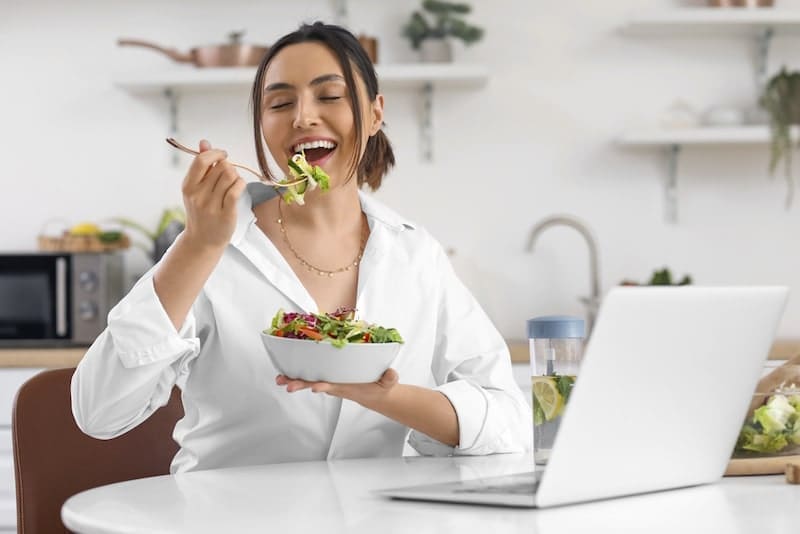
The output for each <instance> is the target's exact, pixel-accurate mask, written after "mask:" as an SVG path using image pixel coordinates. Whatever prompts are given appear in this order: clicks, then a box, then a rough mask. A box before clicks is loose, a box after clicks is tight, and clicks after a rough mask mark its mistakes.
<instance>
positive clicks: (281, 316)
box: [264, 308, 403, 348]
mask: <svg viewBox="0 0 800 534" xmlns="http://www.w3.org/2000/svg"><path fill="white" fill-rule="evenodd" d="M264 332H266V333H267V334H270V335H272V336H278V337H285V338H290V339H307V340H312V341H317V342H328V343H331V344H332V345H333V346H334V347H340V348H341V347H344V346H345V345H347V344H348V343H402V342H403V338H402V337H400V332H398V331H397V330H396V329H394V328H384V327H382V326H378V325H374V324H370V323H367V322H366V321H361V320H356V318H355V310H354V309H352V308H339V309H338V310H336V311H335V312H333V313H322V314H317V313H296V312H285V311H283V310H282V309H280V310H278V313H276V314H275V317H273V318H272V325H271V327H270V328H268V329H266V330H264Z"/></svg>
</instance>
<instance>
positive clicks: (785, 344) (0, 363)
mask: <svg viewBox="0 0 800 534" xmlns="http://www.w3.org/2000/svg"><path fill="white" fill-rule="evenodd" d="M507 343H508V349H509V352H510V353H511V362H512V363H528V340H527V339H522V340H519V339H517V340H509V341H508V342H507ZM86 349H87V347H72V348H61V349H43V348H39V349H33V348H19V349H0V368H3V367H39V368H56V367H75V366H76V365H78V362H79V361H80V360H81V358H83V355H84V354H85V353H86ZM797 354H800V339H779V340H777V341H775V343H774V344H773V345H772V349H771V350H770V352H769V359H770V360H788V359H790V358H792V357H793V356H796V355H797Z"/></svg>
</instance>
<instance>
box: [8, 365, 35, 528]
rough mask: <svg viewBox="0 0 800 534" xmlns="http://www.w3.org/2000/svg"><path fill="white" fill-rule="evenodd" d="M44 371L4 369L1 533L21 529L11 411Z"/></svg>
mask: <svg viewBox="0 0 800 534" xmlns="http://www.w3.org/2000/svg"><path fill="white" fill-rule="evenodd" d="M40 371H42V369H38V368H37V369H28V368H21V369H17V368H12V369H9V368H0V533H2V532H14V531H16V528H17V512H16V492H15V488H14V455H13V451H12V448H11V409H12V407H13V406H14V397H15V396H16V394H17V390H18V389H19V387H20V386H21V385H22V384H23V383H24V382H25V381H26V380H28V379H29V378H31V377H32V376H33V375H35V374H37V373H39V372H40Z"/></svg>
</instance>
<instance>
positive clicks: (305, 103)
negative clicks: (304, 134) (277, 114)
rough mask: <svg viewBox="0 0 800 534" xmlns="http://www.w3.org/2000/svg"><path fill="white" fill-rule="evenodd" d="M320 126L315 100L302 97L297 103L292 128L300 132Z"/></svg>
mask: <svg viewBox="0 0 800 534" xmlns="http://www.w3.org/2000/svg"><path fill="white" fill-rule="evenodd" d="M317 124H319V115H318V112H317V106H316V105H315V103H314V100H313V98H308V97H301V98H299V99H298V101H297V112H296V113H295V116H294V121H293V122H292V126H293V127H294V128H297V129H299V130H302V129H307V128H311V127H313V126H316V125H317Z"/></svg>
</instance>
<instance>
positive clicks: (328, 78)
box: [264, 74, 344, 91]
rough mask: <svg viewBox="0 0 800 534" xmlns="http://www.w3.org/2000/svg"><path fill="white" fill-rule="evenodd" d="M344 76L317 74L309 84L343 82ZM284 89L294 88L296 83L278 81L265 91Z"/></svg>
mask: <svg viewBox="0 0 800 534" xmlns="http://www.w3.org/2000/svg"><path fill="white" fill-rule="evenodd" d="M343 81H344V77H342V76H341V75H340V74H323V75H322V76H317V77H316V78H314V79H313V80H311V83H310V84H309V85H312V86H313V85H320V84H323V83H326V82H343ZM284 89H294V85H292V84H290V83H286V82H276V83H271V84H269V85H268V86H266V87H265V88H264V91H281V90H284Z"/></svg>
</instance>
